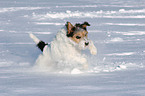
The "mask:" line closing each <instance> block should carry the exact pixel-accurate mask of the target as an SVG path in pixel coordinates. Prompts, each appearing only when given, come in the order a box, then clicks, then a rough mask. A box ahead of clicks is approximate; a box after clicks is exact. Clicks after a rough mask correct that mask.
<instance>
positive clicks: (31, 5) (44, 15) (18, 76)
mask: <svg viewBox="0 0 145 96" xmlns="http://www.w3.org/2000/svg"><path fill="white" fill-rule="evenodd" d="M67 21H70V22H72V23H73V24H75V23H76V22H78V23H79V22H80V23H82V22H84V21H88V22H89V23H90V24H91V26H90V27H88V31H89V38H91V39H92V40H93V41H94V43H95V46H96V47H97V48H98V54H97V55H96V56H91V55H90V53H89V52H88V51H85V52H84V53H86V54H87V56H88V61H89V64H90V66H89V67H90V68H89V72H87V73H84V74H77V75H72V74H59V73H54V74H52V73H46V72H39V71H36V70H35V71H34V70H32V69H33V66H34V65H35V60H36V59H37V57H38V56H39V54H40V53H41V52H40V51H39V50H38V49H37V48H36V47H35V44H34V42H33V41H32V40H31V39H30V38H29V35H28V33H33V34H35V35H36V36H38V37H39V38H40V39H41V40H44V41H47V42H48V43H50V42H51V40H53V38H54V37H55V34H56V33H57V31H58V30H59V29H60V28H61V27H63V26H64V24H65V23H66V22H67ZM144 43H145V1H144V0H71V1H69V0H59V1H58V0H0V96H145V75H144V73H145V68H144V66H145V44H144Z"/></svg>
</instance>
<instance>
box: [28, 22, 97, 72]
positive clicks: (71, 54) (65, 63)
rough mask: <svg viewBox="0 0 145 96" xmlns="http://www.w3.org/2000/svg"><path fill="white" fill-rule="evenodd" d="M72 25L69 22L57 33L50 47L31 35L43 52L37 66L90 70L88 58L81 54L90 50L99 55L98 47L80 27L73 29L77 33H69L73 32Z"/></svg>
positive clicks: (62, 69)
mask: <svg viewBox="0 0 145 96" xmlns="http://www.w3.org/2000/svg"><path fill="white" fill-rule="evenodd" d="M70 24H71V23H70V22H68V23H67V24H66V26H65V27H63V28H62V29H61V30H60V31H59V32H58V33H57V35H56V37H55V39H54V40H53V41H52V42H51V44H50V45H48V44H46V43H44V42H43V41H41V40H39V39H38V38H37V37H35V36H34V35H33V34H30V37H31V38H32V39H33V40H34V42H35V43H36V44H37V46H38V47H39V48H40V49H41V51H42V52H43V53H42V54H41V55H40V56H39V57H38V59H37V61H36V63H37V65H39V66H41V67H45V68H49V69H50V68H55V69H58V70H61V71H64V70H65V71H66V70H67V71H68V70H69V71H71V70H73V69H76V68H77V69H79V70H86V69H87V68H88V62H87V59H86V56H85V55H84V54H81V50H84V49H87V48H88V49H89V50H90V52H91V54H93V55H95V54H96V53H97V50H96V47H95V46H94V44H93V42H92V41H91V40H89V39H88V38H87V31H86V29H82V28H80V29H79V27H76V26H75V28H78V29H73V30H75V31H74V32H75V33H69V31H72V28H70V27H72V26H73V25H72V24H71V25H70ZM73 27H74V26H73ZM85 28H86V26H85ZM83 33H84V34H83ZM70 34H71V35H70ZM72 34H73V35H72ZM75 35H76V36H75ZM73 36H75V37H73ZM47 66H48V67H47Z"/></svg>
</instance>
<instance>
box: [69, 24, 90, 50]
mask: <svg viewBox="0 0 145 96" xmlns="http://www.w3.org/2000/svg"><path fill="white" fill-rule="evenodd" d="M87 26H90V24H89V23H88V22H84V23H83V24H75V25H74V26H73V25H72V24H71V23H70V22H67V24H66V27H67V37H69V38H70V39H71V40H73V41H74V42H75V43H77V44H78V45H79V48H80V49H86V48H87V47H88V46H89V40H88V31H87V29H86V27H87Z"/></svg>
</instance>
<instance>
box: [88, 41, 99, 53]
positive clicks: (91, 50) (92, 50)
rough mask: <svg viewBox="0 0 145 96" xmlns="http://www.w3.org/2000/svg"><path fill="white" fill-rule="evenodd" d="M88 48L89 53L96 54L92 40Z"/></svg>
mask: <svg viewBox="0 0 145 96" xmlns="http://www.w3.org/2000/svg"><path fill="white" fill-rule="evenodd" d="M89 50H90V53H91V54H92V55H96V54H97V48H96V47H95V45H94V44H93V42H91V44H90V46H89Z"/></svg>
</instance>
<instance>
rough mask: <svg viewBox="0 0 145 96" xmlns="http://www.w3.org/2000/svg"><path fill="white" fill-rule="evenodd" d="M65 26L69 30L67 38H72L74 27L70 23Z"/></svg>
mask: <svg viewBox="0 0 145 96" xmlns="http://www.w3.org/2000/svg"><path fill="white" fill-rule="evenodd" d="M65 26H66V28H67V36H68V37H71V36H72V35H73V29H74V26H73V25H72V24H71V23H70V22H67V24H66V25H65Z"/></svg>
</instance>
